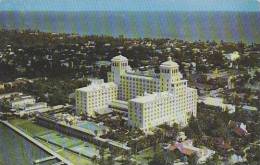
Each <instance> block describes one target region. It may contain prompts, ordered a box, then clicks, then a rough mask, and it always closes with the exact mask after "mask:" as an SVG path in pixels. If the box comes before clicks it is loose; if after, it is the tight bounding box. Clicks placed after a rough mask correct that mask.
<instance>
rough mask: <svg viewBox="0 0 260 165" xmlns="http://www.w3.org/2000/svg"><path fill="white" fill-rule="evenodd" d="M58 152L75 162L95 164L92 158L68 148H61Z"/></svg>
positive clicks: (78, 163)
mask: <svg viewBox="0 0 260 165" xmlns="http://www.w3.org/2000/svg"><path fill="white" fill-rule="evenodd" d="M57 153H58V154H60V155H61V156H63V157H64V158H66V159H68V160H69V161H71V163H73V164H77V165H93V162H92V161H91V160H90V159H88V158H86V157H84V156H79V155H77V154H74V153H72V152H69V151H67V150H61V151H59V152H57Z"/></svg>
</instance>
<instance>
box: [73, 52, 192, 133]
mask: <svg viewBox="0 0 260 165" xmlns="http://www.w3.org/2000/svg"><path fill="white" fill-rule="evenodd" d="M111 61H112V66H111V72H109V73H108V81H109V82H110V83H113V84H115V85H116V86H117V87H118V99H119V100H124V101H128V122H129V125H130V126H133V127H138V128H141V129H143V130H145V131H146V130H149V129H151V128H153V127H155V126H158V125H161V124H163V123H169V124H173V123H178V124H180V125H182V126H185V125H186V124H187V121H188V118H189V117H190V116H191V115H194V116H196V112H197V90H196V89H192V88H189V87H188V86H187V80H183V79H182V74H181V73H180V72H179V65H178V64H177V63H176V62H173V61H172V59H171V57H169V58H168V61H166V62H164V63H162V64H161V65H160V73H159V74H157V73H154V72H153V71H134V70H132V69H131V67H130V66H129V65H128V59H127V58H126V57H124V56H122V55H119V56H116V57H114V58H113V59H112V60H111ZM92 97H93V96H92ZM101 98H103V97H101ZM113 98H115V97H113ZM77 99H79V98H78V97H77ZM79 100H82V99H79ZM94 101H97V100H94ZM84 104H85V103H84ZM86 104H89V103H86ZM91 104H93V103H91ZM78 105H82V103H80V102H78ZM79 109H80V108H79ZM81 110H82V109H81ZM86 110H87V111H88V109H86Z"/></svg>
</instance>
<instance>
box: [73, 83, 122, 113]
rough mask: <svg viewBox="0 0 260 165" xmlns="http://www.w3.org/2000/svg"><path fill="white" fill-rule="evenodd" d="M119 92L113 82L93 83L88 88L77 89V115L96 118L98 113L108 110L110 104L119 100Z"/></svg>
mask: <svg viewBox="0 0 260 165" xmlns="http://www.w3.org/2000/svg"><path fill="white" fill-rule="evenodd" d="M117 91H118V88H117V85H116V84H115V83H113V82H109V83H92V84H91V85H89V86H87V87H84V88H79V89H77V90H76V109H77V113H78V114H82V113H87V114H88V115H89V116H93V117H94V116H95V113H96V112H98V111H100V110H102V109H104V108H108V104H109V103H111V102H112V101H113V100H116V99H117V97H118V95H117Z"/></svg>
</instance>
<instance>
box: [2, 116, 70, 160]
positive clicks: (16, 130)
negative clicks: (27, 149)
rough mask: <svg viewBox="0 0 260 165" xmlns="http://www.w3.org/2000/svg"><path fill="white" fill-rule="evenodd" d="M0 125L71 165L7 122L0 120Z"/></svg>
mask: <svg viewBox="0 0 260 165" xmlns="http://www.w3.org/2000/svg"><path fill="white" fill-rule="evenodd" d="M0 123H2V124H3V125H5V126H7V127H8V128H10V129H12V130H13V131H14V132H16V133H17V134H19V135H20V136H22V137H23V138H25V139H26V140H28V141H29V142H31V143H33V144H34V145H36V146H37V147H39V148H41V149H42V150H44V151H45V152H47V153H49V154H50V155H52V156H55V157H56V158H57V159H59V160H60V161H61V162H63V163H65V164H67V165H73V164H72V163H71V162H70V161H69V160H67V159H65V158H63V157H62V156H61V155H59V154H57V153H56V152H54V151H52V150H51V149H49V148H48V147H46V146H44V145H43V144H42V143H40V142H38V141H37V140H35V139H34V138H33V137H31V136H29V135H27V134H26V133H24V132H23V131H21V130H19V129H18V128H16V127H15V126H13V125H12V124H10V123H9V122H8V121H3V120H0Z"/></svg>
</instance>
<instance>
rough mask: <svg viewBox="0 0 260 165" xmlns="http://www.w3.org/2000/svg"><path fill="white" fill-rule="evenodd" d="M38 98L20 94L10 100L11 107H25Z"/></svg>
mask: <svg viewBox="0 0 260 165" xmlns="http://www.w3.org/2000/svg"><path fill="white" fill-rule="evenodd" d="M35 102H36V100H35V98H33V97H32V96H20V97H17V98H15V99H14V100H11V101H10V107H11V108H12V109H17V110H18V109H20V108H24V107H26V106H27V105H33V104H35Z"/></svg>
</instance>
